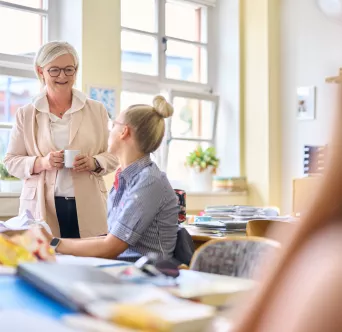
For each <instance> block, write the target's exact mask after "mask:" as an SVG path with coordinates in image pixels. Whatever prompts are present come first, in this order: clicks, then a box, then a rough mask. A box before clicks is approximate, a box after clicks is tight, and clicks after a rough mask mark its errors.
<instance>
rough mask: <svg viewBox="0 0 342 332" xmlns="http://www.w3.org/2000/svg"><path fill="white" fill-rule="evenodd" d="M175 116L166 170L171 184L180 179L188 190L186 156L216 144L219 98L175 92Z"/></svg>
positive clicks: (173, 97) (171, 123)
mask: <svg viewBox="0 0 342 332" xmlns="http://www.w3.org/2000/svg"><path fill="white" fill-rule="evenodd" d="M170 100H171V102H172V104H173V107H174V114H173V116H172V118H171V120H170V124H169V133H167V135H168V142H169V144H168V145H169V146H168V155H167V160H165V161H164V162H165V165H164V168H165V169H166V171H167V175H168V177H169V179H170V180H171V181H174V180H177V182H178V183H181V184H182V185H183V187H184V189H188V188H187V187H186V183H187V179H188V178H189V176H190V175H189V172H188V169H187V168H186V167H185V166H184V162H185V160H186V156H187V155H188V154H189V153H190V152H191V151H192V150H194V149H195V148H196V146H198V145H201V146H202V148H204V149H206V148H208V147H209V146H214V145H215V128H216V122H217V110H218V97H217V96H213V95H204V94H197V93H193V92H184V91H175V90H174V91H171V92H170Z"/></svg>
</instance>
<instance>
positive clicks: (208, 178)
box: [190, 168, 213, 192]
mask: <svg viewBox="0 0 342 332" xmlns="http://www.w3.org/2000/svg"><path fill="white" fill-rule="evenodd" d="M190 181H191V182H190V190H191V191H193V192H204V191H211V190H212V182H213V175H212V172H211V169H209V168H207V169H205V170H204V171H202V172H199V171H197V170H196V169H194V168H192V169H191V170H190Z"/></svg>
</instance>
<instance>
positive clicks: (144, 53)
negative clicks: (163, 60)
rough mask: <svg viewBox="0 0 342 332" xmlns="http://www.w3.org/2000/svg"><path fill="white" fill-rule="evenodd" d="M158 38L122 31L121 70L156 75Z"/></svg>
mask: <svg viewBox="0 0 342 332" xmlns="http://www.w3.org/2000/svg"><path fill="white" fill-rule="evenodd" d="M157 67H158V62H157V40H156V38H154V37H151V36H146V35H143V34H139V33H133V32H127V31H122V32H121V70H122V71H125V72H130V73H137V74H144V75H154V76H156V75H157V73H158V69H157Z"/></svg>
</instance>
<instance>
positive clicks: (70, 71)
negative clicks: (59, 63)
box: [47, 66, 76, 77]
mask: <svg viewBox="0 0 342 332" xmlns="http://www.w3.org/2000/svg"><path fill="white" fill-rule="evenodd" d="M62 70H63V71H64V74H65V76H73V75H74V74H75V72H76V68H75V67H74V66H67V67H65V68H59V67H51V68H50V69H48V70H47V72H48V73H49V74H50V76H51V77H58V76H59V75H60V74H61V71H62Z"/></svg>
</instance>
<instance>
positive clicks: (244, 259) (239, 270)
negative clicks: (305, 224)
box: [190, 236, 280, 279]
mask: <svg viewBox="0 0 342 332" xmlns="http://www.w3.org/2000/svg"><path fill="white" fill-rule="evenodd" d="M279 247H280V245H279V243H278V242H276V241H272V240H269V239H263V238H258V237H245V236H241V237H238V236H237V237H231V238H225V239H220V240H212V241H209V242H207V243H206V244H204V245H203V246H202V247H200V248H199V249H198V250H197V251H196V252H195V254H194V257H193V259H192V261H191V264H190V269H191V270H195V271H200V272H207V273H215V274H222V275H227V276H232V277H240V278H248V279H251V278H253V276H254V275H255V273H256V270H257V267H258V266H259V264H263V263H264V260H265V259H267V257H269V256H271V255H270V254H272V252H274V251H275V250H277V249H278V248H279Z"/></svg>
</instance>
